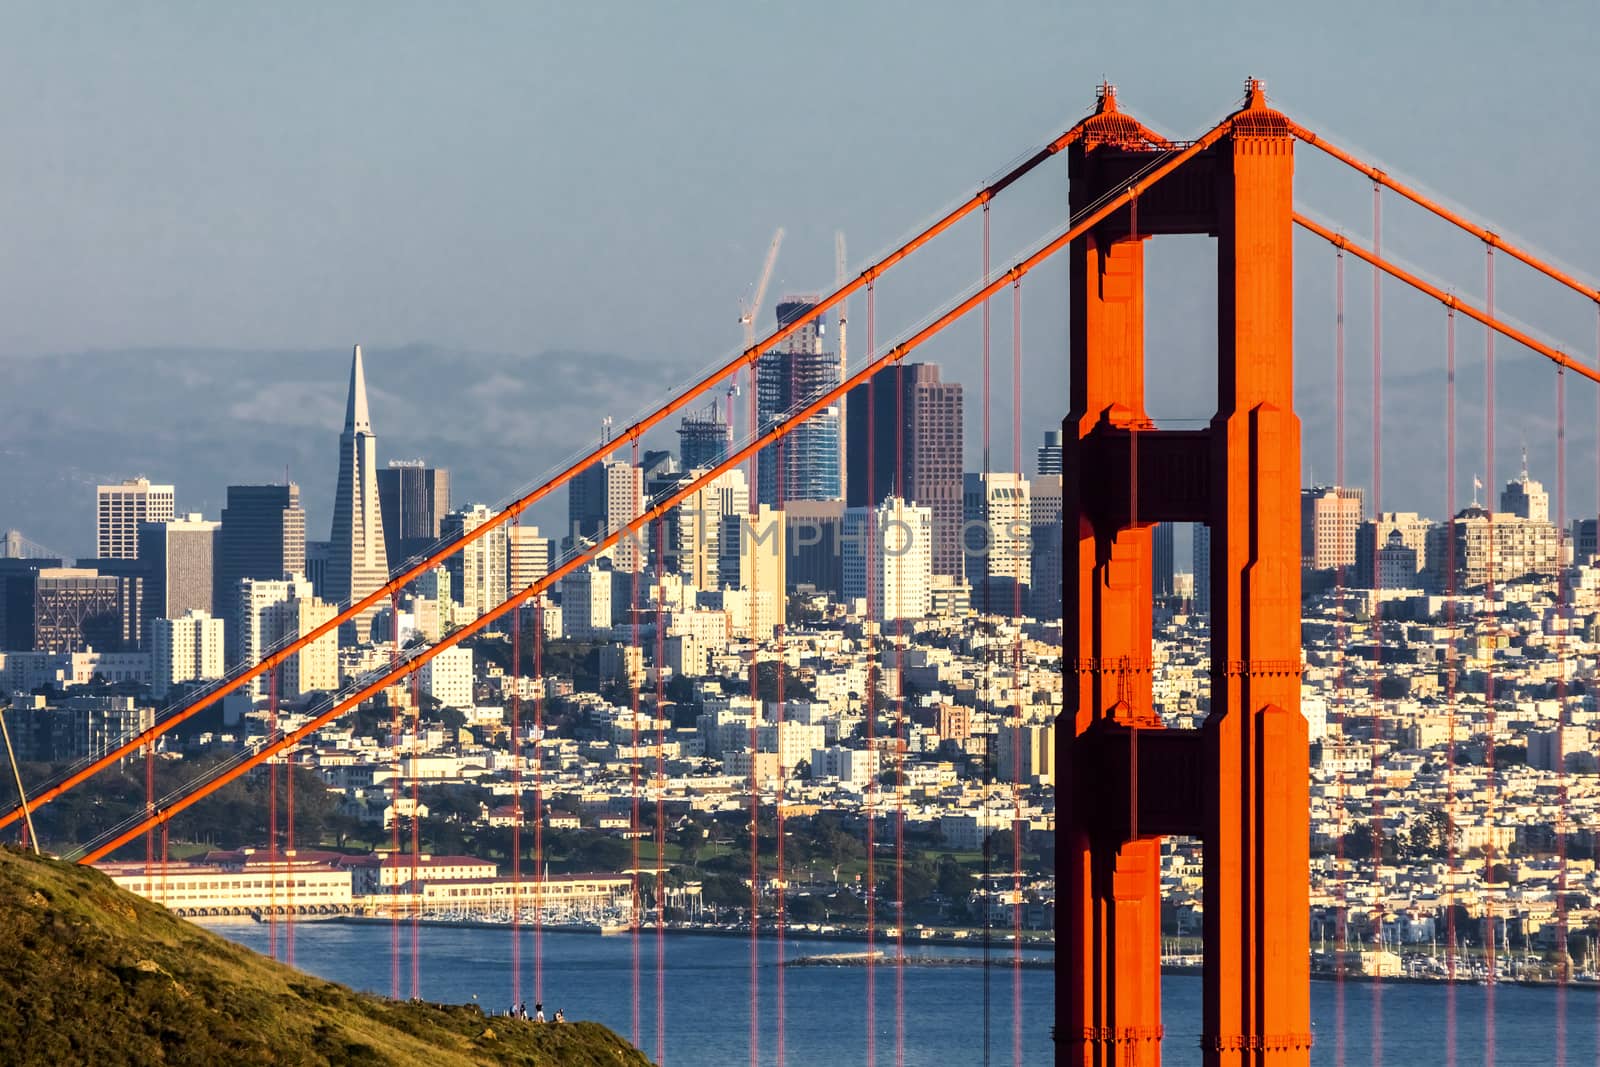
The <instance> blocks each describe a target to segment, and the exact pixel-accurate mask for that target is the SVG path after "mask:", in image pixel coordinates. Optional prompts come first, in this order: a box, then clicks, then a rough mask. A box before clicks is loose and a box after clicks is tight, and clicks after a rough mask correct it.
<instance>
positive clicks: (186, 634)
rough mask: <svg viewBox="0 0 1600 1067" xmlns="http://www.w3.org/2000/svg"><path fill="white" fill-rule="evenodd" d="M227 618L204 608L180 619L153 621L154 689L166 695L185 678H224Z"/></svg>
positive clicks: (151, 626) (193, 680) (155, 694)
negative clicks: (224, 641) (225, 622)
mask: <svg viewBox="0 0 1600 1067" xmlns="http://www.w3.org/2000/svg"><path fill="white" fill-rule="evenodd" d="M222 631H223V621H222V620H221V619H214V618H212V617H211V615H210V614H209V613H207V612H204V611H198V610H195V611H190V612H189V613H187V614H186V615H184V616H183V617H182V618H179V619H152V620H151V622H150V660H151V680H150V690H151V693H152V695H154V696H155V697H157V698H160V697H164V696H166V695H167V693H168V692H170V691H171V690H172V688H173V686H177V685H182V684H183V683H185V682H197V681H209V680H212V679H216V678H221V677H222V676H223V674H224V672H225V668H224V661H223V653H222Z"/></svg>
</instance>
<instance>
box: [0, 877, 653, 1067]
mask: <svg viewBox="0 0 1600 1067" xmlns="http://www.w3.org/2000/svg"><path fill="white" fill-rule="evenodd" d="M0 945H3V946H5V948H4V951H0V1062H3V1063H6V1064H15V1065H19V1067H22V1065H32V1064H49V1065H65V1064H77V1063H92V1064H96V1065H115V1064H139V1065H148V1064H160V1063H170V1064H230V1065H242V1064H269V1063H270V1064H351V1065H354V1064H427V1065H428V1067H450V1065H455V1064H491V1063H492V1064H521V1065H526V1067H556V1065H561V1067H602V1065H604V1067H649V1061H648V1060H646V1059H645V1057H644V1056H643V1055H642V1054H641V1053H640V1052H638V1051H637V1050H636V1049H634V1048H633V1047H632V1046H630V1045H629V1044H628V1043H627V1042H625V1041H623V1040H622V1039H621V1038H620V1037H618V1036H617V1035H616V1034H614V1033H612V1032H611V1031H610V1030H608V1029H606V1028H605V1027H603V1026H601V1025H600V1024H598V1023H567V1024H563V1025H560V1026H557V1025H555V1024H553V1023H545V1024H538V1023H531V1022H520V1021H516V1020H511V1019H505V1018H488V1019H486V1018H485V1017H484V1016H483V1014H482V1013H481V1012H480V1011H479V1009H478V1008H477V1007H466V1006H444V1007H437V1006H432V1005H425V1004H412V1003H397V1002H392V1001H388V1000H384V999H383V998H380V997H375V996H371V995H368V994H364V993H357V992H355V991H353V990H350V989H347V988H345V987H344V986H340V985H335V984H333V983H332V982H324V981H321V980H320V979H317V978H312V977H309V976H307V975H304V974H301V973H300V972H298V971H295V970H293V969H291V968H289V967H286V966H283V965H282V964H279V963H276V962H274V961H272V960H269V959H267V958H266V957H264V956H261V955H259V954H257V953H255V952H252V951H250V950H249V949H247V948H243V947H241V946H239V945H235V944H233V943H232V942H230V941H227V940H225V939H223V938H221V937H218V936H216V935H215V934H212V933H210V932H208V931H206V930H202V929H200V928H199V927H197V926H193V925H191V924H189V923H187V922H184V921H183V920H181V919H178V918H175V917H173V916H172V915H171V914H170V913H169V912H167V910H166V909H164V908H161V907H159V906H157V905H155V904H151V903H150V902H148V901H146V900H144V899H142V898H140V897H137V896H134V895H133V894H131V893H127V892H125V891H123V890H121V889H118V888H117V887H116V886H114V885H112V884H111V881H110V880H109V879H108V878H106V877H105V876H104V875H102V874H100V873H99V872H97V871H94V870H91V869H89V868H86V867H79V866H75V865H71V864H66V863H62V862H59V861H56V860H50V859H41V858H36V857H34V856H32V855H28V854H25V853H21V852H18V851H16V850H14V849H9V848H7V849H0Z"/></svg>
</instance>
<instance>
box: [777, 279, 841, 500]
mask: <svg viewBox="0 0 1600 1067" xmlns="http://www.w3.org/2000/svg"><path fill="white" fill-rule="evenodd" d="M813 305H814V301H810V300H806V299H801V298H798V297H790V298H789V299H787V300H785V301H783V302H781V303H780V304H779V305H778V324H779V325H780V326H782V325H786V324H787V323H790V322H793V321H794V320H795V319H797V318H799V317H800V316H801V315H803V314H805V313H806V312H807V311H809V310H810V309H811V308H812V306H813ZM824 329H825V327H824V324H823V320H822V319H821V318H817V319H814V320H812V321H811V322H809V323H807V324H806V325H804V326H802V327H801V328H800V329H799V330H797V331H795V333H794V334H793V335H791V336H790V337H789V339H788V340H787V341H785V342H784V347H783V348H781V349H774V350H773V351H771V352H765V353H763V354H762V355H761V357H760V358H759V359H758V360H757V361H756V421H757V424H758V427H759V429H760V431H761V432H762V433H765V432H766V431H767V430H769V429H771V428H772V427H773V426H776V425H778V424H779V423H781V422H783V421H785V420H787V419H788V418H789V416H790V413H791V412H793V411H794V410H796V409H797V408H800V407H802V406H804V405H806V404H807V403H808V402H809V401H811V400H813V399H815V398H816V397H818V396H820V395H821V394H822V393H825V392H827V391H828V390H829V389H831V388H832V387H833V386H835V385H838V384H839V357H838V356H837V355H836V354H834V353H831V352H824V351H823V349H822V338H823V331H824ZM780 457H781V460H782V462H780ZM756 470H757V479H756V480H757V483H758V484H757V485H756V499H757V501H758V502H759V503H762V504H773V505H777V506H781V504H782V503H783V502H787V501H790V500H837V499H839V495H840V481H841V477H840V470H839V408H838V405H830V406H828V407H827V408H824V409H823V410H822V411H819V412H818V413H817V414H815V415H813V416H811V417H810V418H809V419H807V420H805V423H804V424H803V425H801V426H798V427H796V428H795V429H794V430H791V431H790V432H789V434H788V435H787V436H786V437H784V439H783V440H782V441H776V442H774V443H772V444H770V445H768V446H767V447H766V448H763V449H762V450H761V453H760V456H759V458H758V460H757V463H756Z"/></svg>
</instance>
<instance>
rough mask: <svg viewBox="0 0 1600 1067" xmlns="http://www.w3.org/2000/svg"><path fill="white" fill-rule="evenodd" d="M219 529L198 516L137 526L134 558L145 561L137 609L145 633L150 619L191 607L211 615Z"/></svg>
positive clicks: (214, 604)
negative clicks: (140, 605) (140, 611)
mask: <svg viewBox="0 0 1600 1067" xmlns="http://www.w3.org/2000/svg"><path fill="white" fill-rule="evenodd" d="M221 530H222V524H221V523H220V522H208V521H207V520H205V519H202V518H201V517H200V516H199V515H185V516H184V517H183V518H181V519H173V520H172V521H171V522H147V523H145V524H144V525H143V526H141V527H139V560H140V562H141V563H144V564H145V574H144V606H143V609H142V611H143V616H144V619H145V628H144V632H145V635H146V637H148V636H149V634H150V630H149V622H150V620H153V619H180V618H182V617H183V616H185V615H187V614H188V613H189V612H191V611H203V612H205V613H206V614H208V615H215V614H216V612H217V606H218V605H217V593H218V590H217V588H216V568H217V562H218V560H217V555H218V553H217V547H218V544H217V542H218V537H219V535H220V532H221ZM217 618H218V619H219V620H220V619H221V616H220V615H218V616H217ZM219 640H220V638H219Z"/></svg>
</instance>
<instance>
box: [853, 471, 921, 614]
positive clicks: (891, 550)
mask: <svg viewBox="0 0 1600 1067" xmlns="http://www.w3.org/2000/svg"><path fill="white" fill-rule="evenodd" d="M868 523H871V524H872V525H871V528H870V529H869V528H868V525H867V524H868ZM844 527H845V529H844V546H845V551H844V595H845V597H846V598H848V599H851V600H854V599H857V598H865V599H866V601H867V610H868V612H869V613H870V617H871V618H873V619H875V620H878V621H880V622H885V621H889V620H893V619H920V618H922V617H924V616H925V615H927V614H928V610H929V604H930V594H929V590H930V588H931V586H932V583H933V550H932V541H933V538H932V532H933V512H932V510H931V509H929V508H925V507H921V506H919V505H916V504H908V503H906V501H904V500H901V499H900V498H899V497H893V496H892V497H889V498H888V499H887V500H884V501H883V502H882V503H880V504H878V505H877V506H876V507H871V508H865V507H859V508H849V509H848V510H846V511H845V515H844Z"/></svg>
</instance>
